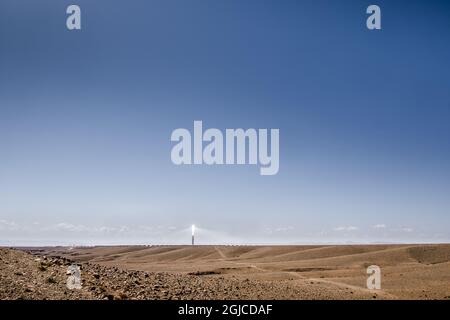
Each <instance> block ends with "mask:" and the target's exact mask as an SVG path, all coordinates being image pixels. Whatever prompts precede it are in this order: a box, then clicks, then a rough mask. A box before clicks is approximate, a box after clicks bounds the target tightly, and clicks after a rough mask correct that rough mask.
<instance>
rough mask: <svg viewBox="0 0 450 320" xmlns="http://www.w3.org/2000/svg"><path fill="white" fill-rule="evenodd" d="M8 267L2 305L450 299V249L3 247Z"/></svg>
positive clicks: (0, 281) (1, 260)
mask: <svg viewBox="0 0 450 320" xmlns="http://www.w3.org/2000/svg"><path fill="white" fill-rule="evenodd" d="M74 263H76V264H78V265H79V266H80V267H81V279H82V288H81V289H79V290H77V289H72V290H69V289H68V288H67V287H66V280H67V277H68V275H67V274H66V271H67V267H68V266H69V265H71V264H74ZM370 265H378V266H379V267H380V268H381V272H382V282H381V286H382V288H381V290H368V289H367V288H366V279H367V274H366V268H367V267H368V266H370ZM0 269H1V273H0V299H450V245H449V244H435V245H432V244H430V245H414V244H411V245H341V246H330V245H323V246H116V247H82V248H67V247H52V248H50V247H46V248H20V249H19V248H16V249H8V248H0Z"/></svg>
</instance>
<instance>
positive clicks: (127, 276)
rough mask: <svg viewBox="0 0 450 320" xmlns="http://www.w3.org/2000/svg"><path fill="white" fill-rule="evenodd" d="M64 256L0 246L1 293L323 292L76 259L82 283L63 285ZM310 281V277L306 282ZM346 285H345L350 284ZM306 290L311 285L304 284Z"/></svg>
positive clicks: (215, 295) (244, 295)
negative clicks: (33, 252) (153, 270)
mask: <svg viewBox="0 0 450 320" xmlns="http://www.w3.org/2000/svg"><path fill="white" fill-rule="evenodd" d="M72 264H73V262H72V261H70V260H69V259H67V258H61V257H46V256H38V255H31V254H29V253H26V252H23V251H19V250H14V249H7V248H0V270H1V272H0V299H12V300H16V299H27V300H28V299H40V300H42V299H49V300H54V299H56V300H59V299H64V300H65V299H272V298H278V299H299V298H302V297H303V298H317V299H320V298H327V297H329V295H328V294H327V293H326V292H323V293H321V291H320V290H318V291H317V292H316V293H315V294H314V295H311V294H310V293H308V295H307V296H305V292H307V291H306V290H303V289H302V287H301V286H292V285H291V284H290V283H289V282H279V281H257V280H251V279H245V278H235V277H229V278H225V277H222V276H210V275H208V274H204V273H201V272H197V273H195V272H194V273H191V274H173V273H164V272H145V271H130V270H122V269H119V268H117V267H106V266H101V265H99V264H95V263H91V262H85V263H79V266H80V268H81V279H82V288H81V289H72V290H70V289H68V287H67V286H66V282H67V278H68V274H67V269H68V267H69V266H70V265H72ZM309 285H311V283H309ZM349 290H350V289H349ZM309 291H310V290H309Z"/></svg>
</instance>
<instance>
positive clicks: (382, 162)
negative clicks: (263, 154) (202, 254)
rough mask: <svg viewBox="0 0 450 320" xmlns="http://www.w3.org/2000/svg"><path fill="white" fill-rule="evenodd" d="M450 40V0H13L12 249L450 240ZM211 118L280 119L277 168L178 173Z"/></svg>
mask: <svg viewBox="0 0 450 320" xmlns="http://www.w3.org/2000/svg"><path fill="white" fill-rule="evenodd" d="M69 4H78V5H79V6H80V7H81V10H82V30H80V31H68V30H67V29H66V17H67V15H66V13H65V11H66V8H67V6H68V5H69ZM370 4H378V5H379V6H380V7H381V10H382V30H378V31H369V30H368V29H367V28H366V19H367V17H368V15H367V14H366V13H365V11H366V8H367V6H368V5H370ZM449 39H450V2H449V1H437V0H430V1H425V0H422V1H416V0H408V1H406V0H405V1H381V0H379V1H356V0H355V1H349V0H347V1H337V0H336V1H317V0H314V1H312V0H311V1H293V0H292V1H290V0H284V1H259V0H227V1H224V0H208V1H207V0H177V1H176V0H158V1H153V0H152V1H148V0H145V1H144V0H132V1H105V0H96V1H85V0H71V1H66V0H52V1H50V0H38V1H37V0H35V1H25V0H2V1H1V2H0V243H1V244H8V245H9V244H14V245H25V244H92V243H102V244H108V243H187V244H188V243H190V225H191V224H193V223H195V224H196V225H197V226H198V237H197V243H316V242H338V243H346V242H424V241H427V242H430V241H433V242H438V241H439V242H444V241H445V242H448V241H450V196H449V195H450V139H449V138H450V121H449V120H450V41H449ZM194 120H202V121H203V125H204V127H205V128H211V127H214V128H219V129H221V130H225V129H226V128H279V129H280V170H279V173H278V174H277V175H274V176H261V175H259V169H258V168H257V167H255V166H175V165H174V164H173V163H172V162H171V160H170V151H171V148H172V146H173V143H172V142H171V141H170V135H171V133H172V131H173V130H174V129H176V128H188V129H190V130H192V126H193V121H194Z"/></svg>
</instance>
